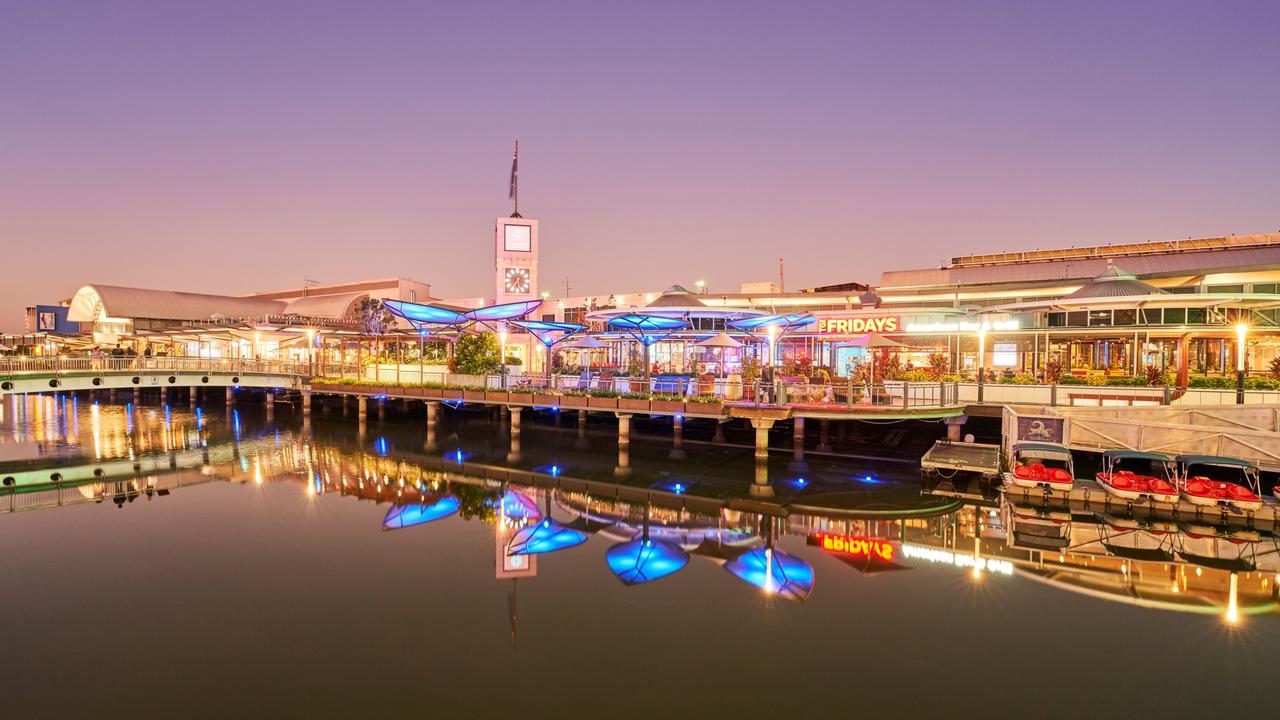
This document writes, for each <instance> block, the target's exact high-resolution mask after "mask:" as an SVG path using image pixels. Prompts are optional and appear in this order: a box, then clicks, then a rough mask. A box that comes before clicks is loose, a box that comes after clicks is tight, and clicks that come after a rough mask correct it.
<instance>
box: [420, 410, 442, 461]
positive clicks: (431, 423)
mask: <svg viewBox="0 0 1280 720" xmlns="http://www.w3.org/2000/svg"><path fill="white" fill-rule="evenodd" d="M439 422H440V403H439V402H436V401H435V400H428V401H427V438H426V440H424V441H423V443H422V448H423V449H424V450H426V451H427V452H431V453H433V452H435V451H436V450H437V449H438V448H439V445H438V444H437V442H436V424H437V423H439Z"/></svg>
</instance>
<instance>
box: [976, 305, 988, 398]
mask: <svg viewBox="0 0 1280 720" xmlns="http://www.w3.org/2000/svg"><path fill="white" fill-rule="evenodd" d="M986 354H987V325H986V323H983V324H982V325H980V326H979V327H978V402H982V390H983V386H984V385H985V384H986V382H987V379H986V374H987V363H986Z"/></svg>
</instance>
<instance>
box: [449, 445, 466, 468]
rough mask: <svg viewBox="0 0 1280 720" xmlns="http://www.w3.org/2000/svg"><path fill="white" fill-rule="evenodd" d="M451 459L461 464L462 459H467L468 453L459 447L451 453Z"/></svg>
mask: <svg viewBox="0 0 1280 720" xmlns="http://www.w3.org/2000/svg"><path fill="white" fill-rule="evenodd" d="M449 459H450V460H453V461H454V462H456V463H458V464H459V465H461V464H462V461H463V460H466V459H467V454H466V453H464V452H462V448H458V449H457V450H454V451H453V452H451V453H449Z"/></svg>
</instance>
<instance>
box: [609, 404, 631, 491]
mask: <svg viewBox="0 0 1280 720" xmlns="http://www.w3.org/2000/svg"><path fill="white" fill-rule="evenodd" d="M614 414H615V415H617V416H618V464H617V465H615V466H614V468H613V474H614V475H617V476H619V477H622V476H626V475H630V474H631V415H630V414H629V413H614Z"/></svg>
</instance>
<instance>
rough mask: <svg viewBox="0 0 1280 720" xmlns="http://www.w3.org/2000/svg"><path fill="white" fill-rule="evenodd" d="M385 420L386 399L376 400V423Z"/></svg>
mask: <svg viewBox="0 0 1280 720" xmlns="http://www.w3.org/2000/svg"><path fill="white" fill-rule="evenodd" d="M386 419H387V399H386V398H378V422H382V421H384V420H386Z"/></svg>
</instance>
